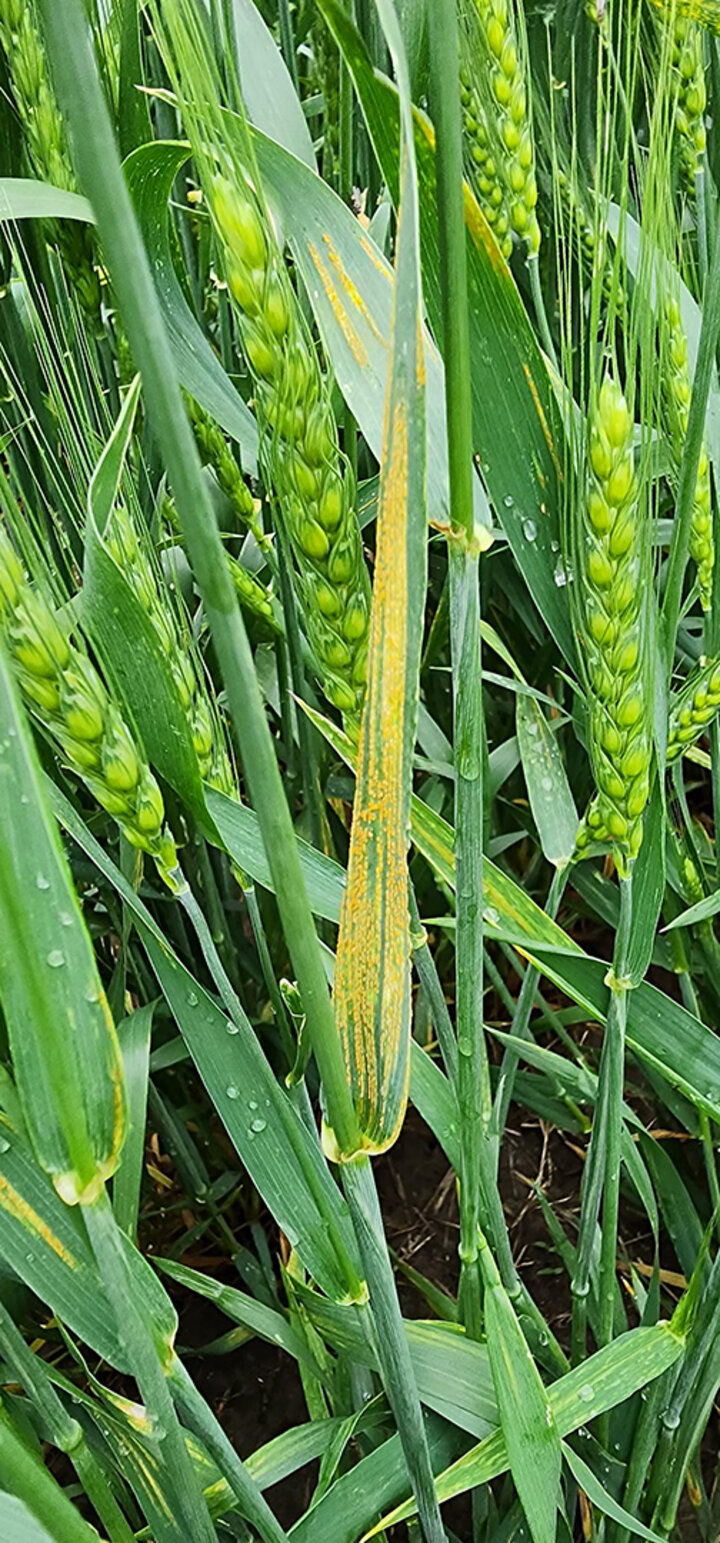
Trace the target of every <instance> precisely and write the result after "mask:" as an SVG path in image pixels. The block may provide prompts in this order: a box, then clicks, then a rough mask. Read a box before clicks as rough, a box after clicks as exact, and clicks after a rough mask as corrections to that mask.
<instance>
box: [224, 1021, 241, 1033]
mask: <svg viewBox="0 0 720 1543" xmlns="http://www.w3.org/2000/svg"><path fill="white" fill-rule="evenodd" d="M225 1028H226V1029H227V1032H228V1034H239V1033H240V1030H239V1028H238V1026H237V1024H236V1023H233V1021H232V1018H228V1020H227V1023H226V1024H225Z"/></svg>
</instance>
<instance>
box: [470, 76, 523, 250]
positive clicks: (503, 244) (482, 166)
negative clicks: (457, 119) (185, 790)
mask: <svg viewBox="0 0 720 1543" xmlns="http://www.w3.org/2000/svg"><path fill="white" fill-rule="evenodd" d="M460 98H461V102H462V112H463V128H464V131H465V141H466V147H467V157H466V159H467V162H468V172H469V176H470V180H471V182H472V185H473V188H474V191H475V193H476V195H477V200H478V203H479V204H480V208H481V209H482V211H483V214H484V215H485V218H486V220H487V222H488V225H490V226H492V229H493V230H494V232H495V235H496V237H497V240H498V244H499V246H500V250H501V251H502V253H503V256H504V257H509V256H510V253H511V252H512V237H511V235H510V215H509V213H508V208H507V200H506V197H505V189H504V186H503V183H502V181H501V179H500V176H499V174H498V169H497V164H496V162H495V160H494V158H493V156H492V153H491V150H490V134H489V132H488V126H487V120H486V117H485V113H484V110H483V107H482V104H481V101H480V98H479V96H478V93H477V91H476V90H475V89H474V87H473V85H472V83H471V77H470V73H469V70H467V69H466V68H463V69H461V71H460Z"/></svg>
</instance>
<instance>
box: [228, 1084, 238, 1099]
mask: <svg viewBox="0 0 720 1543" xmlns="http://www.w3.org/2000/svg"><path fill="white" fill-rule="evenodd" d="M225 1092H226V1093H227V1096H228V1098H239V1097H240V1089H239V1088H236V1087H235V1084H234V1082H231V1084H230V1086H229V1088H226V1089H225Z"/></svg>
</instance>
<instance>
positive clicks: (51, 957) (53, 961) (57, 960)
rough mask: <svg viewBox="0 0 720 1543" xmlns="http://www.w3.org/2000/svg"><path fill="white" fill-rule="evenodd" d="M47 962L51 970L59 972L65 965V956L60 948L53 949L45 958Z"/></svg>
mask: <svg viewBox="0 0 720 1543" xmlns="http://www.w3.org/2000/svg"><path fill="white" fill-rule="evenodd" d="M47 962H48V964H49V966H50V969H51V970H60V969H62V966H63V965H64V963H65V955H64V953H63V951H62V949H61V948H53V949H51V950H50V953H49V954H48V956H47Z"/></svg>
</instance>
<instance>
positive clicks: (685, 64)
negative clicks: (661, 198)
mask: <svg viewBox="0 0 720 1543" xmlns="http://www.w3.org/2000/svg"><path fill="white" fill-rule="evenodd" d="M672 63H673V71H674V75H675V79H676V82H677V106H676V110H675V127H676V130H677V136H678V146H679V151H680V171H681V174H682V178H683V181H684V183H685V186H686V188H687V190H688V192H689V193H694V191H695V175H696V173H697V170H698V167H699V165H700V162H701V160H702V157H703V155H704V154H705V146H706V143H707V134H706V132H705V108H706V106H707V88H706V85H705V38H704V34H703V30H702V28H701V27H699V26H698V25H697V23H696V22H694V21H691V20H690V19H689V18H688V17H685V16H678V17H677V18H676V20H675V25H674V29H673V38H672Z"/></svg>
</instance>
